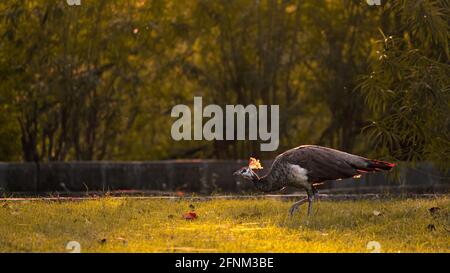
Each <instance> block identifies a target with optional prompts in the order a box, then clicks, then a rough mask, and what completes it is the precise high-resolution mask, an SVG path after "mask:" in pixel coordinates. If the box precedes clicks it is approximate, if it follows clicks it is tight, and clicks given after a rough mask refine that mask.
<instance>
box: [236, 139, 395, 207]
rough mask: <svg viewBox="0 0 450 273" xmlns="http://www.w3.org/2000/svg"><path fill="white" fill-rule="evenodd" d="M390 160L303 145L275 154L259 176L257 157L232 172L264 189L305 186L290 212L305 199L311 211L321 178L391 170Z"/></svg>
mask: <svg viewBox="0 0 450 273" xmlns="http://www.w3.org/2000/svg"><path fill="white" fill-rule="evenodd" d="M394 166H395V164H393V163H389V162H385V161H380V160H372V159H367V158H364V157H361V156H357V155H353V154H349V153H345V152H342V151H338V150H334V149H331V148H326V147H321V146H316V145H302V146H299V147H297V148H293V149H290V150H288V151H286V152H284V153H282V154H280V155H278V156H277V157H276V158H275V160H274V162H273V163H272V166H271V168H270V170H269V172H268V173H267V174H266V175H265V176H263V177H259V176H258V175H257V174H256V173H255V172H254V171H253V169H261V168H262V167H261V165H260V164H259V160H256V159H254V158H251V159H250V163H249V166H246V167H243V168H241V169H239V170H237V171H236V172H234V176H236V177H238V178H243V179H245V180H249V181H252V182H253V184H254V185H255V186H256V188H257V189H258V190H260V191H263V192H272V191H278V190H281V189H282V188H284V187H287V186H291V187H296V188H300V189H304V190H306V193H307V195H308V197H307V198H304V199H302V200H300V201H298V202H296V203H294V204H293V205H292V207H291V208H290V210H289V213H290V215H291V216H292V215H293V213H294V212H295V211H296V210H297V209H298V207H299V206H300V205H302V204H304V203H306V202H308V215H310V214H311V210H312V203H313V200H314V199H315V198H316V197H317V189H316V186H317V185H318V184H321V183H322V182H324V181H329V180H338V179H343V178H350V177H359V176H360V175H361V174H364V173H367V172H379V171H383V170H390V169H392V168H393V167H394Z"/></svg>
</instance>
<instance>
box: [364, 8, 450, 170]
mask: <svg viewBox="0 0 450 273" xmlns="http://www.w3.org/2000/svg"><path fill="white" fill-rule="evenodd" d="M392 11H394V12H395V13H394V14H395V15H394V16H395V17H393V18H392V20H394V21H395V23H393V26H392V27H391V28H387V29H386V30H385V31H384V32H382V35H383V36H382V40H380V41H378V42H376V44H375V45H374V50H376V52H375V54H374V55H373V61H372V64H371V68H372V72H371V73H370V75H368V76H365V77H364V78H363V80H362V82H361V85H360V87H361V91H362V92H363V94H364V95H365V99H366V105H368V106H369V107H370V109H371V110H372V111H373V122H372V124H370V125H369V126H367V127H366V132H367V135H368V136H369V137H370V138H371V140H373V142H374V143H375V144H376V145H377V146H378V147H379V148H381V149H382V150H383V149H384V151H385V153H387V154H389V155H390V156H392V157H394V158H396V159H397V160H405V161H418V160H429V161H432V162H434V163H436V164H438V165H439V166H441V167H443V168H448V167H449V165H448V164H449V163H448V162H449V159H450V157H449V154H450V130H449V129H450V92H449V91H450V77H449V75H450V65H449V60H450V58H449V57H450V55H449V53H448V37H449V36H448V35H449V34H448V33H449V26H448V18H449V16H450V14H449V9H448V3H447V2H446V1H398V3H396V4H395V5H394V6H393V7H392V9H387V10H386V12H392ZM398 18H400V21H399V22H398V20H399V19H398Z"/></svg>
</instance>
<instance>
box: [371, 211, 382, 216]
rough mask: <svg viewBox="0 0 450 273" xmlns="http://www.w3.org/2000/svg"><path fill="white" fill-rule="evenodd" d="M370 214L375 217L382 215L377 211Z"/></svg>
mask: <svg viewBox="0 0 450 273" xmlns="http://www.w3.org/2000/svg"><path fill="white" fill-rule="evenodd" d="M372 213H373V215H375V216H380V215H381V214H382V213H381V211H378V210H374V211H373V212H372Z"/></svg>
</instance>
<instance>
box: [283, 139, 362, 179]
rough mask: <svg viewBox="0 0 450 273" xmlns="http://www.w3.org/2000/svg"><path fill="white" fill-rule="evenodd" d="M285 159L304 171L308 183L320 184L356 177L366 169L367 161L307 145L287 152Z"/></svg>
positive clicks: (355, 156) (347, 154)
mask: <svg viewBox="0 0 450 273" xmlns="http://www.w3.org/2000/svg"><path fill="white" fill-rule="evenodd" d="M284 157H285V159H284V160H286V161H287V162H288V163H290V164H296V165H299V166H300V167H301V168H304V169H306V171H307V176H308V181H309V182H322V181H326V180H336V179H342V178H349V177H353V176H355V175H358V174H359V173H360V172H361V170H364V168H366V167H367V162H368V159H366V158H364V157H360V156H357V155H352V154H349V153H345V152H341V151H338V150H334V149H330V148H326V147H321V146H314V145H307V146H300V147H298V148H295V149H292V150H289V151H288V152H287V153H286V154H285V155H284Z"/></svg>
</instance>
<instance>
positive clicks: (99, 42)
mask: <svg viewBox="0 0 450 273" xmlns="http://www.w3.org/2000/svg"><path fill="white" fill-rule="evenodd" d="M382 2H386V3H383V5H382V6H369V5H368V4H367V2H366V1H357V0H354V1H350V0H334V1H315V0H290V1H288V0H283V1H281V0H279V1H276V0H236V1H211V0H193V1H181V2H180V1H174V0H167V1H143V0H130V1H106V0H99V1H82V3H81V6H68V5H67V3H66V2H65V1H62V0H51V1H39V0H35V1H25V0H12V1H7V2H2V3H0V14H1V16H0V79H1V81H0V103H1V105H0V160H6V161H8V160H25V161H55V160H62V161H64V160H153V159H170V158H247V157H248V156H250V155H254V156H259V157H263V158H270V157H272V156H274V155H275V154H277V153H278V152H271V153H269V152H265V153H261V152H259V143H258V142H257V141H215V142H207V141H190V142H189V141H180V142H176V141H173V140H172V139H171V137H170V127H171V124H172V122H173V119H172V118H171V117H170V110H171V108H172V107H173V106H174V105H176V104H180V103H183V104H187V105H192V103H193V97H194V95H201V96H203V102H204V104H209V103H215V104H218V105H221V106H225V105H226V104H244V105H246V104H250V103H251V104H268V105H270V104H279V105H280V115H281V117H280V126H281V127H280V147H279V151H282V150H284V149H287V148H291V147H293V146H297V145H299V144H307V143H315V144H320V145H326V146H330V147H334V148H338V149H342V150H345V151H349V152H354V153H360V154H364V155H367V156H378V157H384V158H390V159H395V160H407V161H417V160H430V161H433V162H435V163H438V164H439V165H441V166H444V167H448V159H449V156H448V155H449V152H450V151H449V147H450V145H449V144H450V143H449V139H450V136H449V127H450V122H449V116H450V115H449V112H450V111H449V109H450V105H449V103H450V99H449V76H448V75H450V73H449V72H450V71H449V48H448V39H449V25H448V22H449V18H450V16H449V10H450V8H449V3H448V1H444V0H435V1H432V0H429V1H425V0H424V1H414V0H401V1H382Z"/></svg>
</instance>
